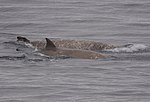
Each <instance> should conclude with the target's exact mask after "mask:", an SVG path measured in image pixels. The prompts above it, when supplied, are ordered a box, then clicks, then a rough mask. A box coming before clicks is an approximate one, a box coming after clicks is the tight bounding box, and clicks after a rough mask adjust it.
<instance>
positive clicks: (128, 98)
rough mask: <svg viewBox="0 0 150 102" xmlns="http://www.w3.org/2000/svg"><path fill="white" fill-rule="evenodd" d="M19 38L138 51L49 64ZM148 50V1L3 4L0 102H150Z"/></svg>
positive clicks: (19, 0)
mask: <svg viewBox="0 0 150 102" xmlns="http://www.w3.org/2000/svg"><path fill="white" fill-rule="evenodd" d="M17 36H25V37H27V38H29V39H32V40H42V39H44V38H45V37H49V38H50V37H58V38H62V39H63V38H65V39H86V40H94V41H100V42H104V43H108V44H114V45H126V44H129V43H132V44H133V46H132V47H129V48H121V49H112V50H109V51H106V52H105V53H108V54H110V55H113V56H115V57H116V58H110V59H99V60H85V59H72V58H47V57H44V56H40V55H35V54H33V51H34V49H31V48H28V47H26V46H22V45H19V44H17V43H15V41H16V37H17ZM149 46H150V1H149V0H0V102H149V101H150V97H149V96H150V63H149V61H150V50H149ZM17 48H21V49H22V51H19V52H18V51H16V49H17Z"/></svg>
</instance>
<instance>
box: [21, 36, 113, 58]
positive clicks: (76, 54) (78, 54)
mask: <svg viewBox="0 0 150 102" xmlns="http://www.w3.org/2000/svg"><path fill="white" fill-rule="evenodd" d="M45 39H46V46H45V48H44V49H42V50H41V51H40V52H41V53H42V54H45V55H48V56H57V57H59V56H68V57H71V58H80V59H100V58H108V57H110V56H109V55H104V54H101V53H98V52H94V51H89V50H78V49H63V48H57V47H56V46H55V44H54V43H53V42H52V41H51V40H50V39H48V38H45ZM24 40H25V39H24Z"/></svg>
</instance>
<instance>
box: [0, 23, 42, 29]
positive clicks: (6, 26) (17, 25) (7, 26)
mask: <svg viewBox="0 0 150 102" xmlns="http://www.w3.org/2000/svg"><path fill="white" fill-rule="evenodd" d="M37 25H39V24H35V23H0V27H1V29H2V28H3V29H10V28H24V27H31V26H37Z"/></svg>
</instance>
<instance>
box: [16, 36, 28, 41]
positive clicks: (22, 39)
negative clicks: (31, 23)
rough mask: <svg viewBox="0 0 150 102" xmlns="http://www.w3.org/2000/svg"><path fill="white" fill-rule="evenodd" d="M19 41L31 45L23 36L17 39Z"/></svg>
mask: <svg viewBox="0 0 150 102" xmlns="http://www.w3.org/2000/svg"><path fill="white" fill-rule="evenodd" d="M17 41H22V42H26V43H30V40H28V39H27V38H25V37H22V36H18V37H17Z"/></svg>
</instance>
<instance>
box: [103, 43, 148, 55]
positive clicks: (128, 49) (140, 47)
mask: <svg viewBox="0 0 150 102" xmlns="http://www.w3.org/2000/svg"><path fill="white" fill-rule="evenodd" d="M147 49H149V46H147V45H144V44H127V45H124V46H122V47H118V48H114V49H106V50H105V51H108V52H116V53H119V52H124V53H132V52H142V51H146V50H147Z"/></svg>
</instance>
